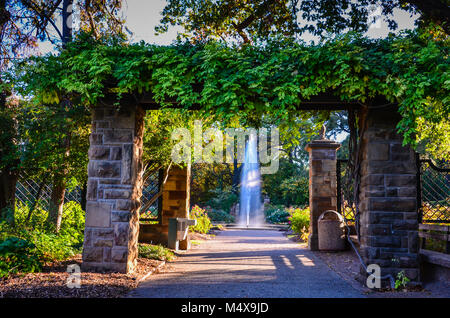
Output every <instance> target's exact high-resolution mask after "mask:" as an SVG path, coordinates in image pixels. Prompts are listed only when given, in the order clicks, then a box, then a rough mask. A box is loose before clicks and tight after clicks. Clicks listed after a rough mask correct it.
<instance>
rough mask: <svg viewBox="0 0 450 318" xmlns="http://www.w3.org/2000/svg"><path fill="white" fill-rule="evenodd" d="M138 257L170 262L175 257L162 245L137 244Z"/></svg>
mask: <svg viewBox="0 0 450 318" xmlns="http://www.w3.org/2000/svg"><path fill="white" fill-rule="evenodd" d="M139 257H142V258H148V259H155V260H159V261H171V260H173V259H174V258H175V255H174V253H173V252H172V251H171V250H170V249H168V248H167V247H164V246H162V245H153V244H145V243H139Z"/></svg>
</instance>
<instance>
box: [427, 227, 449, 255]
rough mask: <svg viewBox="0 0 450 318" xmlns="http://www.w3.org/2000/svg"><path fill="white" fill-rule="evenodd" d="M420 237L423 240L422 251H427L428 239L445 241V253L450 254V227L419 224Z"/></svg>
mask: <svg viewBox="0 0 450 318" xmlns="http://www.w3.org/2000/svg"><path fill="white" fill-rule="evenodd" d="M432 232H433V233H432ZM434 232H436V233H434ZM419 237H420V238H421V239H422V240H421V248H422V249H425V247H426V239H435V240H438V241H444V242H445V253H446V254H450V226H448V225H435V224H419Z"/></svg>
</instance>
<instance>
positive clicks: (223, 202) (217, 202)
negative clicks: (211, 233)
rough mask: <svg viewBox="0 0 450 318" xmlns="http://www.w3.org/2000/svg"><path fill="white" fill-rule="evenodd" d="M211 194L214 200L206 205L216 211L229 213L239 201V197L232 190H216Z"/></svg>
mask: <svg viewBox="0 0 450 318" xmlns="http://www.w3.org/2000/svg"><path fill="white" fill-rule="evenodd" d="M209 192H210V193H211V194H212V198H211V199H209V200H208V201H207V202H206V204H205V205H206V206H210V207H211V208H213V209H214V210H222V211H226V212H229V211H230V210H231V207H232V206H233V204H235V203H236V202H237V201H238V196H237V195H236V193H234V192H233V191H232V189H231V188H225V189H215V190H210V191H209Z"/></svg>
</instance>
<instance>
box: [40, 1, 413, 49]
mask: <svg viewBox="0 0 450 318" xmlns="http://www.w3.org/2000/svg"><path fill="white" fill-rule="evenodd" d="M75 2H76V1H75ZM165 4H166V1H165V0H125V1H124V6H123V10H122V14H123V15H124V17H125V18H126V26H127V28H128V29H129V30H130V31H132V32H133V35H132V37H131V40H132V42H139V41H142V40H143V41H145V42H147V43H154V44H160V45H167V44H170V43H171V42H172V41H173V40H175V38H176V36H177V32H179V31H181V28H180V27H170V28H169V31H168V32H167V33H165V34H161V35H158V36H157V35H155V26H156V25H158V24H159V21H160V19H161V12H162V10H163V8H164V6H165ZM394 13H395V19H396V21H397V23H398V25H399V29H398V31H400V30H403V29H410V28H413V26H414V17H410V15H409V14H408V13H405V12H404V11H401V10H395V11H394ZM388 33H389V29H388V28H387V24H386V23H384V22H383V21H381V22H380V24H379V27H373V28H371V29H370V30H369V32H368V33H367V35H368V36H369V37H374V38H378V37H385V36H386V35H387V34H388ZM302 39H303V40H305V41H307V42H309V41H310V40H313V39H314V37H312V36H310V35H308V34H304V35H303V36H302ZM39 48H40V51H41V52H42V53H46V52H48V51H50V50H51V49H52V46H51V45H50V44H49V43H41V44H40V47H39Z"/></svg>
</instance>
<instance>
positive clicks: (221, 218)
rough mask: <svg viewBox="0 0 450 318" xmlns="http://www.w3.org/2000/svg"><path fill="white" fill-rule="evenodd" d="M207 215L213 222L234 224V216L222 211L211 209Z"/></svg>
mask: <svg viewBox="0 0 450 318" xmlns="http://www.w3.org/2000/svg"><path fill="white" fill-rule="evenodd" d="M207 214H208V216H209V218H210V220H211V221H213V222H225V223H234V216H233V215H231V214H230V213H228V212H225V211H222V210H216V209H211V210H208V211H207Z"/></svg>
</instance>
